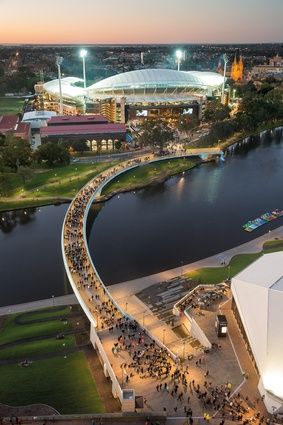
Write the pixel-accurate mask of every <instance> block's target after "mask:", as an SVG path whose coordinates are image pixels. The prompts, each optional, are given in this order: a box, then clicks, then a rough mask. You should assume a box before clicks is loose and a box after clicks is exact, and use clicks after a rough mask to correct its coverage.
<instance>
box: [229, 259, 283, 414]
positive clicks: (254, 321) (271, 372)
mask: <svg viewBox="0 0 283 425" xmlns="http://www.w3.org/2000/svg"><path fill="white" fill-rule="evenodd" d="M232 293H233V296H234V299H235V302H236V305H237V308H238V311H239V315H240V317H241V321H242V324H243V327H244V329H245V332H246V335H247V337H248V340H249V343H250V346H251V349H252V352H253V356H254V358H255V360H256V363H257V367H258V369H259V374H260V376H261V380H262V384H263V385H262V386H263V388H264V389H265V391H266V392H265V403H266V405H267V403H268V402H269V397H270V394H272V395H274V396H276V397H277V401H278V405H281V406H283V362H282V352H283V333H282V323H283V309H282V305H283V252H276V253H273V254H265V255H264V256H262V257H260V258H259V259H258V260H257V261H255V262H254V263H252V264H251V265H250V266H248V267H247V268H246V269H245V270H243V271H242V272H240V273H239V274H238V275H236V276H235V277H234V278H233V279H232ZM271 403H273V405H275V406H276V405H277V404H276V400H274V399H272V401H270V402H269V404H271ZM267 407H270V406H268V405H267ZM270 410H271V409H270Z"/></svg>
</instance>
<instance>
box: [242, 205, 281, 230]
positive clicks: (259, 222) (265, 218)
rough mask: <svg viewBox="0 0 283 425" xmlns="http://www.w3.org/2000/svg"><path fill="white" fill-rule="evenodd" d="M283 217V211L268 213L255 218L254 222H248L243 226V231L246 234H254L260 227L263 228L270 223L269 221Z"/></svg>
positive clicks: (277, 210)
mask: <svg viewBox="0 0 283 425" xmlns="http://www.w3.org/2000/svg"><path fill="white" fill-rule="evenodd" d="M282 216H283V210H279V209H276V210H274V211H271V212H266V213H264V214H262V215H261V216H260V217H258V218H255V219H254V220H250V221H248V222H247V223H246V224H244V225H243V229H244V230H245V231H246V232H252V231H253V230H255V229H257V228H258V227H261V226H263V225H264V224H266V223H268V222H269V221H273V220H276V219H277V218H279V217H282Z"/></svg>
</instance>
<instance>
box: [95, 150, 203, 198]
mask: <svg viewBox="0 0 283 425" xmlns="http://www.w3.org/2000/svg"><path fill="white" fill-rule="evenodd" d="M197 164H198V162H197V160H195V159H190V158H181V159H168V160H163V161H158V162H155V163H153V164H148V165H140V166H139V167H137V168H135V169H133V170H130V171H128V172H126V173H124V174H122V175H121V176H119V177H117V179H115V180H113V181H112V182H110V183H109V184H108V185H107V186H106V187H105V188H104V189H103V191H102V195H110V194H112V193H117V192H127V191H130V190H134V189H139V188H142V187H145V186H149V185H151V184H155V183H158V182H161V181H164V180H166V179H167V178H168V177H170V176H173V175H175V174H179V173H182V172H185V171H187V170H189V169H191V168H193V167H195V166H196V165H197Z"/></svg>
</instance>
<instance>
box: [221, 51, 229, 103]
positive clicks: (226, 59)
mask: <svg viewBox="0 0 283 425" xmlns="http://www.w3.org/2000/svg"><path fill="white" fill-rule="evenodd" d="M223 61H224V72H223V84H222V93H221V102H222V103H224V89H225V78H226V69H227V63H228V56H227V55H226V53H224V55H223Z"/></svg>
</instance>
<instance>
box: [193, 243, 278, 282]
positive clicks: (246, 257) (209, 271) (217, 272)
mask: <svg viewBox="0 0 283 425" xmlns="http://www.w3.org/2000/svg"><path fill="white" fill-rule="evenodd" d="M278 251H283V241H282V240H274V241H268V242H265V243H264V244H263V249H262V251H261V252H257V253H253V254H239V255H235V256H234V257H233V258H232V259H231V261H230V263H229V264H228V265H227V266H225V267H205V268H203V269H198V270H194V271H192V272H189V273H186V275H185V276H186V277H188V278H191V279H194V280H197V281H199V282H200V283H204V284H206V283H211V284H214V283H220V282H224V281H225V280H226V279H230V278H232V277H233V276H235V275H236V274H238V273H240V271H242V270H243V269H245V268H246V267H247V266H248V265H250V264H251V263H253V262H254V261H255V260H257V259H258V258H259V257H260V256H261V255H263V254H268V253H272V252H278Z"/></svg>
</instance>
